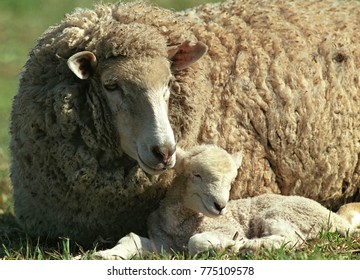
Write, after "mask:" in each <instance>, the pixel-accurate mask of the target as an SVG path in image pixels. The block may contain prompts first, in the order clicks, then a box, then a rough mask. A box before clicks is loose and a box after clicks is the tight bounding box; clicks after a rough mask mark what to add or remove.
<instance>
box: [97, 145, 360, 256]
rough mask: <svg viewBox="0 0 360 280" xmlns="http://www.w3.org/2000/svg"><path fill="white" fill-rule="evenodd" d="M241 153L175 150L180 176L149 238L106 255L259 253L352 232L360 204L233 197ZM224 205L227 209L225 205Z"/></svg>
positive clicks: (152, 220)
mask: <svg viewBox="0 0 360 280" xmlns="http://www.w3.org/2000/svg"><path fill="white" fill-rule="evenodd" d="M241 161H242V155H241V153H240V152H239V153H236V154H234V155H230V154H228V153H227V152H226V151H225V150H223V149H221V148H219V147H217V146H214V145H200V146H196V147H194V148H192V149H191V150H189V151H187V152H185V151H182V150H180V149H178V150H177V164H176V166H175V171H176V174H177V175H176V178H175V180H174V182H173V186H172V187H171V188H170V189H169V191H168V193H167V194H166V197H165V198H164V199H163V201H162V202H161V203H160V206H159V208H158V209H157V210H155V211H154V212H153V213H151V215H150V216H149V219H148V234H149V238H145V237H140V236H138V235H136V234H134V233H130V234H128V235H127V236H125V237H123V238H121V239H120V241H119V242H118V243H117V245H116V246H115V247H114V248H112V249H109V250H104V251H99V252H96V253H95V256H96V257H100V258H103V259H129V258H132V257H134V256H142V255H143V253H146V252H155V253H159V252H161V251H162V250H164V251H166V252H167V253H170V254H171V253H172V252H173V251H178V252H180V251H184V250H186V249H188V251H189V253H190V254H191V255H195V254H197V253H199V252H203V251H207V250H209V249H225V248H227V247H231V249H232V250H236V251H237V250H251V251H258V250H259V249H260V248H262V247H265V248H272V247H273V248H279V247H280V246H283V245H286V246H297V245H300V244H301V243H302V242H303V241H306V240H310V239H313V238H316V237H317V235H318V234H319V232H320V231H321V230H322V229H329V230H337V231H338V232H339V233H340V234H342V235H345V234H347V233H350V234H352V233H353V232H355V231H357V229H356V225H357V224H360V221H359V217H360V203H350V204H346V205H344V206H343V207H342V208H340V210H339V211H338V213H340V214H337V213H333V212H331V211H330V210H328V209H326V208H325V207H323V206H322V205H320V204H319V203H318V202H316V201H314V200H310V199H308V198H304V197H299V196H282V195H276V194H263V195H260V196H257V197H253V198H245V199H238V200H233V201H229V194H230V188H231V183H232V182H233V181H234V180H235V177H236V176H237V169H238V168H239V167H240V165H241ZM225 207H226V208H225Z"/></svg>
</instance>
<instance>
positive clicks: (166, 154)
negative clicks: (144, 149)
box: [151, 145, 176, 165]
mask: <svg viewBox="0 0 360 280" xmlns="http://www.w3.org/2000/svg"><path fill="white" fill-rule="evenodd" d="M151 150H152V152H153V154H154V155H155V157H156V158H157V159H159V160H160V161H161V162H162V163H164V164H165V165H168V164H170V162H171V160H172V156H173V154H174V153H175V151H176V146H170V145H169V146H163V147H159V146H154V147H152V148H151Z"/></svg>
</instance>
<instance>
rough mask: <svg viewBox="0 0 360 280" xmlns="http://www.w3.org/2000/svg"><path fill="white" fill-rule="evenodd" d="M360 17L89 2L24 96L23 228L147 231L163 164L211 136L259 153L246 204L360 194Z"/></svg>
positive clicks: (251, 5) (18, 123) (37, 64)
mask: <svg viewBox="0 0 360 280" xmlns="http://www.w3.org/2000/svg"><path fill="white" fill-rule="evenodd" d="M359 27H360V3H359V1H339V0H323V1H318V0H307V1H303V0H295V1H284V0H274V1H261V0H246V1H245V0H237V1H235V0H229V1H224V2H221V3H213V4H206V5H202V6H198V7H195V8H192V9H188V10H186V11H181V12H174V11H171V10H167V9H163V8H158V7H155V6H152V5H149V4H146V3H143V2H141V1H136V2H133V3H128V2H126V3H125V2H119V3H115V4H109V5H106V4H99V5H97V6H96V7H95V8H94V9H92V10H90V9H76V10H75V11H74V12H73V13H70V14H68V15H66V17H65V18H64V19H63V20H62V21H61V22H60V23H59V24H57V25H54V26H52V27H50V28H49V29H48V30H47V31H45V32H44V34H43V35H42V36H41V37H40V38H39V40H38V41H37V43H36V45H35V46H34V48H33V49H32V50H31V51H30V53H29V59H28V61H27V62H26V64H25V66H24V70H23V72H22V75H21V79H20V84H19V91H18V93H17V95H16V96H15V98H14V102H13V106H12V114H11V128H10V131H11V144H10V150H11V182H12V185H13V189H14V200H15V205H14V210H15V213H16V216H17V218H18V221H19V223H20V224H21V226H22V227H23V228H24V229H25V230H26V231H27V233H29V234H32V235H35V236H38V235H41V236H46V237H50V238H54V237H55V238H57V237H59V236H67V237H70V238H72V239H74V240H75V241H77V242H79V243H80V244H82V245H84V243H87V244H90V245H91V244H92V242H93V241H94V239H96V237H97V236H99V235H100V236H101V237H103V238H104V239H112V238H117V237H118V236H123V235H125V234H127V233H128V232H139V233H141V234H143V233H145V230H146V229H145V226H144V225H145V221H146V219H147V216H148V213H150V212H151V211H153V210H154V209H156V208H157V206H158V203H159V202H160V200H161V199H162V198H163V197H164V194H165V192H166V189H167V185H168V184H163V183H162V182H164V181H165V182H166V183H171V182H170V180H168V179H166V178H163V177H166V176H167V174H168V172H165V173H163V174H162V175H160V176H158V175H156V176H150V175H149V174H152V175H154V174H159V173H161V172H163V171H164V170H165V169H169V168H171V167H173V165H174V164H175V157H176V153H175V147H176V145H179V146H182V147H184V148H186V147H192V146H195V145H198V144H203V143H210V142H211V143H214V144H216V145H218V146H221V147H222V148H225V149H227V150H228V151H229V152H234V151H238V150H240V149H242V150H243V154H244V157H246V158H247V159H248V160H247V161H246V162H244V166H243V168H242V169H241V171H240V172H239V175H238V176H237V178H236V180H235V181H234V184H233V186H232V190H231V199H236V198H244V197H248V196H256V195H259V194H262V193H281V194H286V195H301V196H305V197H308V198H311V199H314V200H316V201H318V202H320V203H322V204H323V205H324V206H327V207H329V208H331V209H333V210H337V209H338V208H339V206H340V205H342V204H344V203H345V202H349V201H358V200H359V195H360V193H359V186H360V175H359V174H360V160H359V155H360V142H359V139H360V98H359V96H360V31H359ZM170 93H171V95H170ZM145 172H146V173H147V174H146V173H145ZM159 177H160V178H159ZM129 216H131V217H132V219H128V217H129Z"/></svg>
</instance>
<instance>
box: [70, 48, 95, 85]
mask: <svg viewBox="0 0 360 280" xmlns="http://www.w3.org/2000/svg"><path fill="white" fill-rule="evenodd" d="M67 65H68V67H69V68H70V70H71V71H72V72H74V74H75V75H76V76H78V77H79V78H80V79H82V80H86V79H87V78H89V77H90V76H91V75H92V74H93V73H94V71H95V69H96V66H97V60H96V56H95V54H93V53H92V52H89V51H83V52H78V53H76V54H74V55H73V56H71V57H70V58H69V59H68V61H67Z"/></svg>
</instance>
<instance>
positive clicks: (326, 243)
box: [0, 0, 360, 259]
mask: <svg viewBox="0 0 360 280" xmlns="http://www.w3.org/2000/svg"><path fill="white" fill-rule="evenodd" d="M114 1H115V0H105V1H104V2H114ZM214 1H216V0H214ZM153 2H156V3H157V4H159V5H161V6H164V7H167V8H173V9H177V10H178V9H183V8H186V7H191V6H194V5H196V4H200V3H205V2H209V0H182V1H175V0H170V1H169V0H157V1H153ZM92 5H93V1H92V0H62V1H58V0H33V1H28V0H16V1H14V0H1V1H0V30H1V32H0V90H1V92H0V259H71V258H73V257H75V256H80V258H82V259H89V258H91V253H92V251H86V252H85V251H84V250H83V249H82V248H81V247H80V246H77V245H76V244H72V243H71V242H70V241H69V240H67V239H59V241H58V242H55V243H50V242H47V241H46V240H38V239H34V238H30V237H28V236H27V235H26V234H25V233H24V232H23V231H22V230H21V229H20V228H19V227H18V226H17V224H16V222H15V219H14V215H13V209H12V197H11V186H10V181H9V171H8V168H9V151H8V145H9V133H8V127H9V113H10V107H11V101H12V97H13V96H14V95H15V93H16V89H17V83H18V75H19V73H20V71H21V67H22V65H24V63H25V61H26V59H27V53H28V51H29V49H30V48H31V47H32V46H33V45H34V44H35V40H36V38H38V36H39V35H40V34H41V33H42V32H43V31H44V30H45V29H46V28H47V27H48V26H50V25H53V24H56V23H58V22H59V21H60V20H61V18H62V17H63V15H64V14H65V13H66V12H69V11H71V10H73V9H74V8H75V7H79V6H81V7H91V6H92ZM359 244H360V238H358V239H351V238H349V237H345V238H344V237H339V236H338V235H337V234H336V233H329V232H324V233H322V234H320V235H319V239H318V240H316V241H314V243H311V244H304V245H303V246H302V247H301V249H299V250H298V249H297V250H292V249H291V248H290V249H284V248H283V249H280V250H272V251H266V250H264V251H262V252H261V253H260V254H258V255H252V254H230V253H228V252H222V253H217V254H215V253H211V252H209V253H206V254H203V255H200V256H198V257H197V258H199V259H234V258H236V259H237V258H241V259H360V254H359V251H360V245H359ZM151 258H152V259H158V258H161V259H169V258H175V259H187V258H188V257H187V256H185V255H182V254H176V255H175V257H170V256H168V255H162V256H151Z"/></svg>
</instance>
